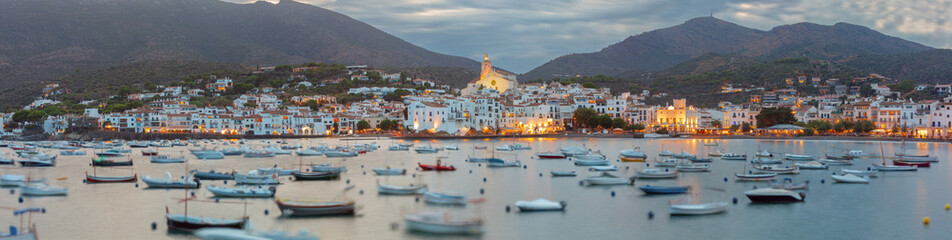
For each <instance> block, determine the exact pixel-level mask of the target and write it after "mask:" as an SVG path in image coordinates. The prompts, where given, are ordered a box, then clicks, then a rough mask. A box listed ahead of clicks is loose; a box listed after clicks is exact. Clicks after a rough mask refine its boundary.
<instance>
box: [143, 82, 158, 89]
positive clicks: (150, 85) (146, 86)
mask: <svg viewBox="0 0 952 240" xmlns="http://www.w3.org/2000/svg"><path fill="white" fill-rule="evenodd" d="M142 88H144V89H145V90H147V91H155V89H156V86H155V84H154V83H152V81H149V80H146V81H145V83H144V84H143V86H142Z"/></svg>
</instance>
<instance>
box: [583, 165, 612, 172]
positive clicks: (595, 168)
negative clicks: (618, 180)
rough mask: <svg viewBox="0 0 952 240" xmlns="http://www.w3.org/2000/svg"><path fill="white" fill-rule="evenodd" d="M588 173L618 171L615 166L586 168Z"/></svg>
mask: <svg viewBox="0 0 952 240" xmlns="http://www.w3.org/2000/svg"><path fill="white" fill-rule="evenodd" d="M588 170H589V171H593V172H608V171H618V167H617V166H591V167H589V168H588Z"/></svg>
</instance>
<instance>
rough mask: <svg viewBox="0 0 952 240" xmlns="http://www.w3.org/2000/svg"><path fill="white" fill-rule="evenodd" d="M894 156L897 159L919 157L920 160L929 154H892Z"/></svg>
mask: <svg viewBox="0 0 952 240" xmlns="http://www.w3.org/2000/svg"><path fill="white" fill-rule="evenodd" d="M903 144H905V142H903ZM894 154H895V155H896V156H897V157H920V158H924V157H929V154H928V153H927V154H905V153H894Z"/></svg>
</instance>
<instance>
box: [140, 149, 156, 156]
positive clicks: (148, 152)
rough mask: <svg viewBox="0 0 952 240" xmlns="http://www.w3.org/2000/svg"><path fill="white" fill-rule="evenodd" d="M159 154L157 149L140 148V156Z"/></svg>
mask: <svg viewBox="0 0 952 240" xmlns="http://www.w3.org/2000/svg"><path fill="white" fill-rule="evenodd" d="M155 155H159V151H156V150H153V149H146V150H142V156H155Z"/></svg>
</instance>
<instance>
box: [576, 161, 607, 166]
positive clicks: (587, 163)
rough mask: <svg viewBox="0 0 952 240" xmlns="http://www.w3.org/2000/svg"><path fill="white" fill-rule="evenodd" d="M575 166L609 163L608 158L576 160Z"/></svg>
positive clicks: (605, 164) (604, 164)
mask: <svg viewBox="0 0 952 240" xmlns="http://www.w3.org/2000/svg"><path fill="white" fill-rule="evenodd" d="M574 164H575V166H607V165H609V163H608V160H605V159H602V160H582V159H578V160H575V163H574Z"/></svg>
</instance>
